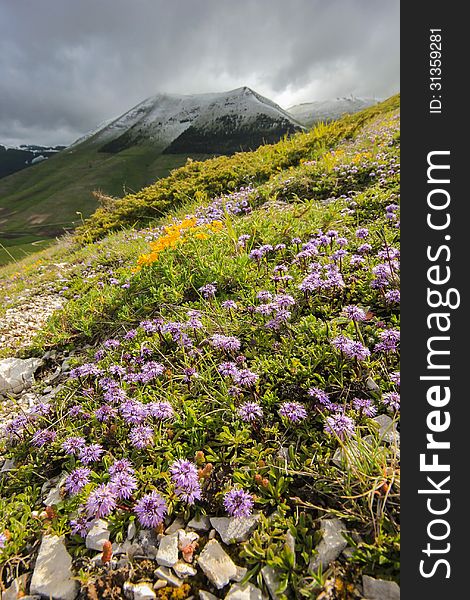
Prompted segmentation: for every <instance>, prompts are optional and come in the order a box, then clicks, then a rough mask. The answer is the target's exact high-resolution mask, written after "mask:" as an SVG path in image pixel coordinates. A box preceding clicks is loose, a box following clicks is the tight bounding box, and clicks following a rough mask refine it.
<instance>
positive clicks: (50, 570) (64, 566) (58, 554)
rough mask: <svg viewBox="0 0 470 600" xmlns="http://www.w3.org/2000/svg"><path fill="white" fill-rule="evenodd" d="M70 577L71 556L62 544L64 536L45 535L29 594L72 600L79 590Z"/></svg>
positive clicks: (57, 599)
mask: <svg viewBox="0 0 470 600" xmlns="http://www.w3.org/2000/svg"><path fill="white" fill-rule="evenodd" d="M79 587H80V586H79V584H78V581H74V580H73V579H72V558H71V556H70V554H69V553H68V552H67V549H66V548H65V544H64V536H60V537H59V536H56V535H45V536H44V537H43V538H42V542H41V547H40V548H39V554H38V557H37V559H36V565H35V567H34V572H33V577H32V579H31V585H30V589H29V592H30V594H39V595H41V596H45V597H46V598H53V599H54V600H74V599H75V597H76V595H77V594H78V590H79Z"/></svg>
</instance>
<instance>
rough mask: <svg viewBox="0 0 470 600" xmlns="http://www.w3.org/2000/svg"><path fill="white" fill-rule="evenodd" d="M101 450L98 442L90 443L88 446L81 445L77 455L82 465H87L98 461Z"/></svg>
mask: <svg viewBox="0 0 470 600" xmlns="http://www.w3.org/2000/svg"><path fill="white" fill-rule="evenodd" d="M103 452H104V450H103V448H102V447H101V446H100V444H90V445H89V446H83V448H81V449H80V453H79V455H78V456H79V458H80V460H81V461H82V463H83V464H84V465H89V464H90V463H93V462H97V461H99V460H100V458H101V455H102V454H103Z"/></svg>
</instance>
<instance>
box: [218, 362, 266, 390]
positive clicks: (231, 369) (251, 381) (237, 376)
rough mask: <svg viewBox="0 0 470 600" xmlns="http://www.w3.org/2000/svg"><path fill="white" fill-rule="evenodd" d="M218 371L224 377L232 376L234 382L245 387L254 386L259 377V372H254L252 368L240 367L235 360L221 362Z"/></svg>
mask: <svg viewBox="0 0 470 600" xmlns="http://www.w3.org/2000/svg"><path fill="white" fill-rule="evenodd" d="M218 371H219V373H220V374H221V375H223V376H224V377H231V378H232V380H233V381H234V383H236V384H237V385H241V386H243V387H253V386H254V385H255V384H256V382H257V381H258V379H259V375H258V374H257V373H253V371H250V369H239V368H238V366H237V364H236V363H234V362H224V363H221V364H220V365H219V366H218Z"/></svg>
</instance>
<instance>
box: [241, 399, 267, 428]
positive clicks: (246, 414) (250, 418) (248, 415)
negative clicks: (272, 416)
mask: <svg viewBox="0 0 470 600" xmlns="http://www.w3.org/2000/svg"><path fill="white" fill-rule="evenodd" d="M237 412H238V414H239V416H240V418H241V419H242V420H243V421H246V422H247V423H253V422H254V421H256V420H257V419H261V418H262V416H263V409H262V408H261V406H260V405H259V404H258V403H257V402H245V403H244V404H242V405H241V406H239V408H238V411H237Z"/></svg>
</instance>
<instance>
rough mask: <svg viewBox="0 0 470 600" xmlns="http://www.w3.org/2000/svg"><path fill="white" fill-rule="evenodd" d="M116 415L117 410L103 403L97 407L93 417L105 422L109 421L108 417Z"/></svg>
mask: <svg viewBox="0 0 470 600" xmlns="http://www.w3.org/2000/svg"><path fill="white" fill-rule="evenodd" d="M116 415H117V410H116V409H115V408H113V407H112V406H108V405H107V404H103V405H102V406H100V407H99V408H97V409H96V410H95V417H96V418H97V419H98V421H100V423H105V422H106V421H109V419H112V418H114V417H115V416H116Z"/></svg>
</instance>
